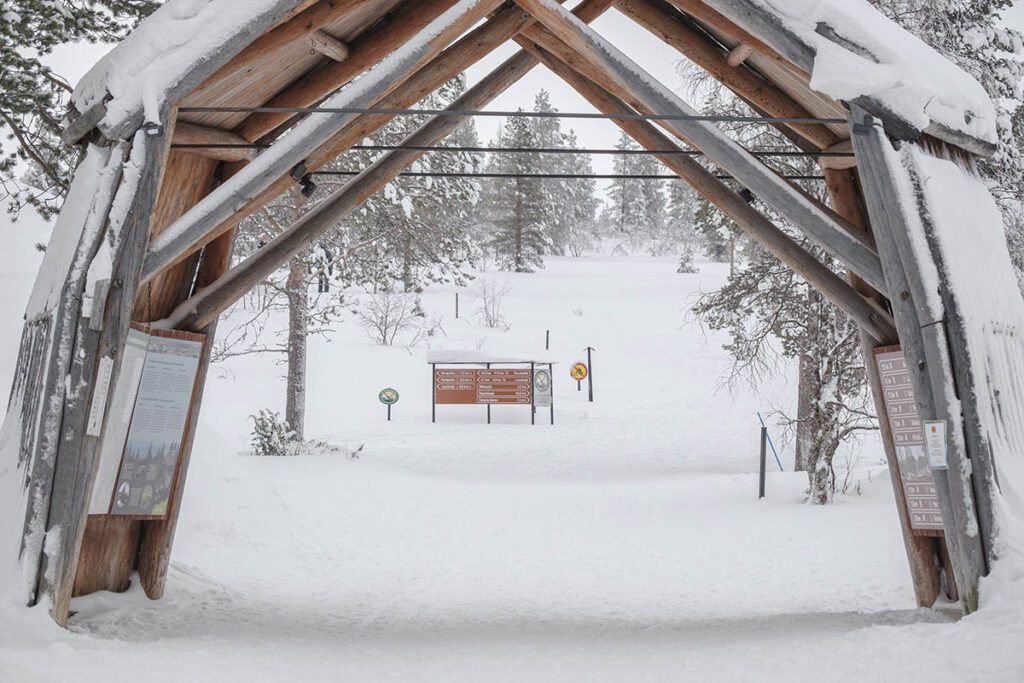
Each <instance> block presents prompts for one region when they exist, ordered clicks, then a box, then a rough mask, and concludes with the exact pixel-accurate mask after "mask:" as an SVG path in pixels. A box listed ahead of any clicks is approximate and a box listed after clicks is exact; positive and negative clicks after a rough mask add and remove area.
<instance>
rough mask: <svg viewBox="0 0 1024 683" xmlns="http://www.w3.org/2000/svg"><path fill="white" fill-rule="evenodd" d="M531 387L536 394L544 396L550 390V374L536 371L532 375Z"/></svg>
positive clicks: (545, 371)
mask: <svg viewBox="0 0 1024 683" xmlns="http://www.w3.org/2000/svg"><path fill="white" fill-rule="evenodd" d="M533 386H534V388H536V390H537V393H539V394H546V393H547V392H548V391H550V390H551V373H549V372H548V371H547V370H538V371H537V372H535V373H534V375H533Z"/></svg>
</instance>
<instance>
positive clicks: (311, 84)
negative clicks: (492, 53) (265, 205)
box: [235, 0, 501, 141]
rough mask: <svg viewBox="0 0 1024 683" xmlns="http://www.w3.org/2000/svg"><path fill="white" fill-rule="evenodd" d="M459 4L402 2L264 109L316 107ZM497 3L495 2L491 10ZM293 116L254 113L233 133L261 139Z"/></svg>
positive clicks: (451, 0) (441, 0)
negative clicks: (340, 56)
mask: <svg viewBox="0 0 1024 683" xmlns="http://www.w3.org/2000/svg"><path fill="white" fill-rule="evenodd" d="M461 4H462V3H461V0H405V2H404V3H402V5H400V6H399V7H398V8H396V9H395V10H394V11H393V12H391V13H390V14H389V15H388V16H387V17H385V18H384V19H382V20H381V21H379V22H377V23H376V24H374V25H373V26H372V27H371V28H370V29H368V30H367V31H364V32H363V33H362V35H360V36H358V37H357V38H356V39H355V40H353V41H352V42H351V44H350V45H349V46H348V47H349V54H348V58H347V59H345V60H344V61H342V62H330V63H327V64H325V65H323V66H320V67H317V68H315V69H313V70H312V71H310V72H309V73H308V74H306V76H304V77H303V78H300V79H299V80H297V81H296V82H295V83H293V84H291V85H290V86H288V87H287V88H285V89H284V90H282V91H281V92H280V93H278V94H277V95H276V96H274V98H273V99H271V100H270V101H269V102H267V103H266V106H268V107H282V108H294V107H309V106H312V105H314V104H316V103H317V102H319V101H320V100H322V99H323V98H324V97H326V96H328V95H330V94H331V93H333V92H335V91H337V90H338V89H339V88H341V87H343V86H345V85H346V84H348V83H349V82H351V81H352V79H354V78H355V77H356V76H358V75H359V74H361V73H363V72H364V71H366V70H367V69H369V68H370V67H372V66H373V65H374V64H377V63H378V62H380V61H381V60H382V59H384V58H385V57H386V56H388V55H389V54H391V53H393V52H395V51H396V50H398V49H399V48H400V47H403V46H405V45H407V44H408V43H409V41H411V40H412V39H413V38H414V37H415V36H416V35H417V34H418V33H419V32H420V31H422V30H423V29H424V28H425V27H426V26H428V25H429V24H430V23H431V22H432V21H434V20H436V19H437V18H438V17H439V16H442V15H443V14H444V13H445V12H447V11H448V10H450V9H452V8H455V7H458V6H460V5H461ZM499 4H501V3H495V4H494V7H497V5H499ZM494 7H492V8H491V9H494ZM467 28H468V27H467ZM295 117H296V115H295V114H289V113H276V112H275V113H256V114H253V115H251V116H249V117H248V118H247V119H246V120H245V121H244V122H243V123H242V124H241V125H240V126H238V128H237V129H236V131H235V132H237V133H238V134H239V135H241V136H242V137H244V138H245V139H247V140H251V141H257V140H261V139H262V138H263V137H264V136H266V135H268V134H270V133H272V132H273V131H275V130H277V129H278V128H279V127H281V126H282V125H284V124H287V123H288V122H289V121H291V120H292V119H293V118H295Z"/></svg>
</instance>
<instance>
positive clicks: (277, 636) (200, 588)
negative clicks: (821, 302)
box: [0, 252, 1024, 683]
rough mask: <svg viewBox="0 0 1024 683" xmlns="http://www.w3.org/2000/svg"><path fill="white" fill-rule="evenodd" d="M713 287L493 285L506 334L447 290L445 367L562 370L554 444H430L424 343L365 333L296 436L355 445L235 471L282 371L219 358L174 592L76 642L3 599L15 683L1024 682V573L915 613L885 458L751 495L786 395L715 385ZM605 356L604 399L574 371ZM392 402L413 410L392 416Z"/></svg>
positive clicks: (1, 667)
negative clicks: (707, 301) (829, 488)
mask: <svg viewBox="0 0 1024 683" xmlns="http://www.w3.org/2000/svg"><path fill="white" fill-rule="evenodd" d="M12 253H13V252H12ZM701 267H702V270H703V273H701V274H700V275H693V276H682V275H677V274H676V273H675V272H674V263H673V262H672V260H671V259H649V258H589V259H583V260H569V259H552V260H551V261H550V262H549V267H548V268H547V269H546V270H545V271H543V272H541V273H538V274H535V275H523V276H518V275H517V276H513V275H509V274H502V273H485V274H482V275H481V278H485V279H495V280H497V281H498V282H499V284H500V283H503V282H504V281H505V280H508V281H509V282H510V285H511V287H512V289H511V291H510V293H509V294H508V296H507V297H506V302H505V314H506V317H507V318H508V320H509V322H510V324H511V330H510V331H508V332H501V331H494V330H488V329H485V328H483V327H481V326H480V325H479V324H478V323H477V322H476V321H475V319H474V316H473V311H474V309H475V308H476V305H477V304H476V302H475V301H474V300H473V294H472V290H473V289H474V288H475V285H474V286H471V287H470V288H468V289H463V290H461V292H462V311H463V315H464V318H463V319H460V320H455V319H454V318H453V311H452V309H453V308H454V289H452V288H445V287H437V288H432V289H431V290H430V291H429V292H428V293H427V294H425V295H424V297H423V305H424V307H425V308H426V309H427V311H428V312H429V313H432V314H443V315H444V323H443V324H444V328H445V330H446V332H447V335H448V336H447V337H446V338H444V339H443V340H441V341H440V342H439V343H435V344H434V345H433V346H434V347H435V348H436V349H440V348H464V349H472V350H477V349H478V348H482V349H483V350H485V351H487V352H489V353H496V354H513V355H517V356H522V355H534V356H539V357H545V358H546V357H553V358H555V359H556V360H557V361H558V362H559V365H558V366H556V369H555V402H556V418H557V420H556V425H555V426H554V427H551V426H549V425H547V424H546V417H547V414H546V413H545V412H544V411H541V412H540V413H539V414H538V424H537V425H536V426H532V427H531V426H530V425H529V424H528V421H529V418H528V411H527V410H524V409H522V408H511V407H510V408H495V409H494V416H495V422H496V424H494V425H490V426H488V425H486V424H484V411H483V409H482V408H452V407H439V409H438V420H439V421H438V424H436V425H434V424H431V423H430V398H429V397H430V375H429V369H428V367H427V365H426V363H425V361H424V357H425V354H426V351H427V349H426V347H420V348H417V349H414V350H413V352H412V353H409V352H407V351H406V350H405V349H404V348H400V347H396V348H381V347H376V346H373V345H372V343H371V342H370V341H369V340H368V339H367V338H366V336H365V334H364V333H363V331H362V330H361V329H359V328H358V327H357V326H356V325H355V324H354V323H351V322H346V323H344V324H342V325H340V326H339V328H338V330H337V332H336V333H335V334H334V335H332V339H331V341H330V342H329V343H328V342H327V341H325V340H319V339H314V341H313V343H312V345H311V348H310V370H311V372H310V387H309V401H308V405H309V415H308V418H307V429H308V432H309V434H310V436H313V437H318V438H328V439H329V440H330V441H331V442H332V443H334V444H335V445H338V446H340V447H342V450H343V453H340V454H331V455H321V456H309V457H299V458H286V459H269V458H251V457H245V456H242V455H240V454H239V453H240V451H242V450H243V448H244V447H245V442H246V440H247V434H248V431H249V428H250V424H249V422H248V420H247V417H248V415H250V414H252V413H255V412H256V411H257V410H259V409H260V408H264V407H270V408H273V409H275V410H281V409H282V405H281V403H282V401H283V393H284V392H283V379H282V377H281V375H282V372H283V369H282V368H281V367H280V366H276V365H274V362H273V360H274V359H272V358H256V357H245V358H238V359H234V360H231V361H229V362H227V363H226V364H224V365H222V366H218V367H217V368H215V369H214V370H213V373H212V375H211V380H210V383H209V387H208V390H207V394H206V399H205V403H204V409H203V421H202V424H201V429H200V434H199V438H198V442H197V447H196V450H195V454H194V457H193V464H192V468H191V471H190V472H189V483H188V487H187V489H186V495H185V499H184V505H183V510H182V517H181V522H180V524H179V530H178V536H177V543H176V546H175V551H174V563H173V566H172V570H171V577H170V582H169V586H168V591H167V597H166V598H165V599H164V600H162V601H159V602H150V601H149V600H147V599H146V598H145V596H144V595H143V594H142V592H141V590H140V589H139V588H138V587H137V585H135V586H134V587H133V588H132V590H131V591H129V593H127V594H125V595H113V594H109V593H104V594H97V595H93V596H88V597H85V598H79V599H76V600H75V601H74V604H73V609H74V610H76V612H77V614H76V616H75V617H74V618H73V620H72V628H71V632H70V633H68V632H62V631H60V630H59V629H57V628H56V627H54V626H53V625H52V624H50V623H49V622H48V619H47V617H46V614H45V611H44V610H42V609H34V610H25V609H22V608H18V607H16V606H14V605H13V604H12V603H11V602H10V601H7V602H4V603H2V604H0V611H3V612H4V614H3V618H0V681H3V682H4V683H7V681H17V682H19V683H20V682H21V681H44V680H47V681H48V680H55V679H57V678H62V677H63V678H71V677H73V678H74V679H75V680H77V681H83V682H88V681H109V680H111V679H112V678H115V679H116V678H124V677H134V676H138V675H139V673H140V671H144V672H145V675H146V677H147V679H149V680H152V681H176V682H178V681H205V680H217V681H234V680H245V681H262V680H267V681H279V680H297V681H308V680H375V681H377V680H384V681H387V680H396V681H397V680H400V681H407V680H425V681H436V680H471V681H479V680H487V681H506V680H508V681H511V680H516V681H522V680H559V681H574V680H579V681H593V680H667V679H682V680H750V679H751V678H753V677H755V676H756V677H757V678H758V679H760V680H786V681H794V680H797V681H799V680H809V679H812V678H814V679H819V680H820V679H826V678H827V679H828V680H850V681H853V680H858V681H862V680H905V679H907V678H909V677H911V676H913V677H914V678H918V677H925V678H927V679H929V680H935V681H947V680H948V681H963V680H986V681H1002V680H1005V681H1011V680H1019V678H1020V674H1021V672H1024V654H1022V653H1021V652H1020V647H1019V644H1020V642H1022V638H1024V626H1022V625H1021V624H1020V621H1021V619H1020V616H1019V615H1020V605H1024V590H1022V588H1021V584H1022V583H1024V579H1021V577H1020V576H1019V575H1013V573H1012V572H1009V573H1004V575H1003V576H1002V578H1001V579H1000V581H1001V583H1000V584H999V592H998V593H997V594H995V595H997V598H998V599H997V601H996V602H994V603H992V602H990V604H988V605H986V609H985V610H983V612H982V613H981V614H979V615H976V616H973V617H971V618H969V619H965V620H961V621H960V622H955V623H954V622H952V621H951V620H949V619H948V618H947V617H945V616H943V615H942V614H941V613H938V612H931V611H925V610H915V609H912V607H913V594H912V591H911V588H910V582H909V576H908V572H907V567H906V559H905V556H904V554H903V547H902V539H901V538H900V534H899V530H898V527H897V524H896V511H895V508H894V505H893V501H892V491H891V486H890V484H889V480H888V475H887V473H886V472H885V471H884V469H882V468H880V467H878V465H877V463H878V460H879V457H880V455H879V454H880V451H879V446H878V444H877V443H876V442H874V441H868V442H867V443H866V444H865V446H864V449H863V451H862V452H861V453H860V455H859V457H860V460H859V465H860V469H859V471H858V478H859V479H861V480H862V482H861V485H862V495H860V496H850V497H845V498H842V499H841V500H840V501H839V502H837V503H836V504H835V505H832V506H829V507H826V508H815V507H810V506H807V505H804V504H802V496H803V489H804V486H805V478H804V477H803V475H800V474H792V473H778V472H773V473H772V474H771V475H770V477H769V482H768V490H769V497H768V500H767V501H762V502H758V501H756V500H755V499H756V487H757V478H756V463H757V435H758V423H757V418H756V412H757V411H758V410H762V411H767V410H768V409H770V407H771V405H772V404H773V403H777V404H782V405H789V404H790V403H791V402H792V400H793V395H794V394H795V385H793V384H790V383H787V382H786V381H778V382H776V383H774V384H773V385H771V386H770V387H768V388H767V390H766V396H767V398H758V397H756V396H754V395H753V393H752V392H751V391H749V390H746V389H740V390H738V391H736V392H735V393H733V394H730V393H729V392H727V391H724V390H723V391H718V392H717V393H716V392H715V388H716V386H717V383H718V378H719V376H720V375H721V373H722V372H723V370H724V369H725V363H726V357H725V355H724V353H723V352H722V351H721V349H720V346H721V342H722V338H721V337H720V336H718V335H716V334H711V333H708V334H707V335H705V334H704V333H703V332H702V331H701V330H700V329H699V326H697V325H696V324H695V323H694V322H693V321H692V320H688V319H687V315H686V310H687V308H688V304H689V303H691V302H692V300H693V297H694V295H695V294H696V292H697V291H698V290H699V289H701V288H703V289H704V290H710V289H713V288H715V287H717V286H719V285H720V284H721V283H722V282H723V280H724V274H725V271H726V267H724V266H720V265H708V264H703V265H702V266H701ZM22 268H24V266H22ZM5 284H6V283H5ZM24 297H27V292H25V293H24ZM5 306H6V304H5ZM8 308H10V310H8ZM15 308H17V307H13V308H12V307H6V308H4V314H5V315H6V316H7V317H6V319H7V320H8V321H10V322H11V324H9V325H8V326H7V328H8V329H10V330H12V332H11V333H10V334H9V335H7V336H6V337H4V338H3V344H4V346H3V348H2V349H0V352H2V357H3V358H5V359H7V360H5V361H3V362H4V363H6V365H3V366H2V369H3V370H4V371H5V372H7V373H9V372H10V366H11V365H12V364H13V354H14V351H15V350H16V348H17V336H16V331H14V330H15V328H16V327H17V326H16V325H15V324H14V321H15V320H16V318H15V313H14V309H15ZM579 313H581V314H579ZM465 316H468V319H467V318H466V317H465ZM222 329H226V328H222ZM547 329H550V330H551V332H552V340H553V344H552V349H551V350H550V351H549V352H546V351H545V350H544V348H543V340H544V332H545V330H547ZM481 339H485V340H486V341H484V342H481V341H480V340H481ZM587 345H592V346H594V347H596V348H597V352H596V355H595V357H594V370H595V375H594V381H595V391H596V394H597V402H596V403H595V404H593V405H591V404H588V403H587V402H586V393H585V391H584V392H582V393H580V392H577V391H576V387H575V386H574V383H573V382H571V381H570V380H569V378H568V368H569V365H570V364H571V363H572V362H573V361H575V360H577V359H579V358H580V357H581V356H582V354H581V350H582V349H583V347H585V346H587ZM789 374H792V373H791V372H790V373H789ZM385 386H393V387H394V388H396V389H398V390H399V391H400V392H401V395H402V398H401V402H400V403H399V404H398V406H396V408H395V412H394V415H395V421H394V422H392V423H391V424H388V423H387V422H385V419H384V417H385V414H384V410H383V406H381V405H380V404H379V403H378V402H377V399H376V396H377V392H378V391H379V390H380V389H381V388H382V387H385ZM360 445H365V448H364V450H363V452H362V453H361V457H360V458H359V459H358V460H351V459H349V457H348V456H347V455H346V453H348V452H349V451H352V450H355V449H356V448H358V447H359V446H360ZM783 458H784V462H785V464H786V465H787V466H789V465H790V460H791V456H790V455H789V454H788V452H786V451H785V449H784V452H783ZM1018 574H1024V572H1018ZM994 599H995V598H994ZM971 659H973V660H974V664H972V663H971ZM971 666H974V667H976V669H974V670H973V671H972V670H971V669H970V668H969V667H971ZM977 672H980V673H977Z"/></svg>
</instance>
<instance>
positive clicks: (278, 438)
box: [249, 410, 292, 456]
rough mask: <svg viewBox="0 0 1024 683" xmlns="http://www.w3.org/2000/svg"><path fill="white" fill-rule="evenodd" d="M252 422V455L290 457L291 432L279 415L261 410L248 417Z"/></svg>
mask: <svg viewBox="0 0 1024 683" xmlns="http://www.w3.org/2000/svg"><path fill="white" fill-rule="evenodd" d="M249 417H250V418H251V419H252V421H253V423H254V424H253V429H252V452H253V455H263V456H282V455H292V453H291V452H290V450H289V443H290V442H291V440H292V430H291V428H290V427H289V426H288V423H287V422H286V421H284V420H283V419H281V414H280V413H277V412H274V411H272V410H261V411H260V412H259V413H257V414H256V415H250V416H249Z"/></svg>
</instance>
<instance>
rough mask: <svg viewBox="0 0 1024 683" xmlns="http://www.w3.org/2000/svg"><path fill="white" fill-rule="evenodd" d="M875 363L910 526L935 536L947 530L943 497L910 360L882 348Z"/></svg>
mask: <svg viewBox="0 0 1024 683" xmlns="http://www.w3.org/2000/svg"><path fill="white" fill-rule="evenodd" d="M875 362H876V363H877V364H878V374H879V377H880V379H881V380H882V391H883V393H884V395H885V412H886V415H887V417H888V419H889V425H890V427H891V429H892V438H893V441H894V442H895V445H896V459H897V461H898V463H899V469H900V479H901V480H902V482H903V492H904V494H905V496H906V499H907V510H908V512H909V513H910V526H911V528H912V529H913V530H914V531H916V532H923V534H924V535H934V534H936V533H938V532H941V531H942V529H943V528H944V527H943V524H942V512H941V511H940V510H939V497H938V494H937V493H936V491H935V481H934V479H933V477H932V472H931V463H929V461H928V453H927V451H926V449H925V435H924V428H923V427H924V426H923V425H922V423H921V416H920V413H918V411H917V402H916V400H915V398H914V387H913V384H912V383H911V379H910V371H909V369H908V368H907V360H906V357H905V356H904V355H903V351H902V350H899V348H898V347H894V348H890V349H879V350H878V351H876V352H875Z"/></svg>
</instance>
